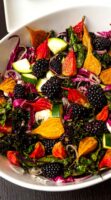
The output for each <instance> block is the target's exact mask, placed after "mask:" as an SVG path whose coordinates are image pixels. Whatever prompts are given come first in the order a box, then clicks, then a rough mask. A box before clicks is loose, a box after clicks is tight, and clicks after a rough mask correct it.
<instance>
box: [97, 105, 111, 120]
mask: <svg viewBox="0 0 111 200" xmlns="http://www.w3.org/2000/svg"><path fill="white" fill-rule="evenodd" d="M108 114H109V109H108V106H105V107H104V108H103V109H102V110H101V112H100V113H98V114H97V115H96V119H97V120H101V121H106V120H107V118H108Z"/></svg>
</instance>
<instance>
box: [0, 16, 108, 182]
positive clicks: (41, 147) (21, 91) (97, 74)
mask: <svg viewBox="0 0 111 200" xmlns="http://www.w3.org/2000/svg"><path fill="white" fill-rule="evenodd" d="M85 21H86V19H85V17H83V18H82V19H81V21H80V22H77V24H72V25H71V26H69V27H67V28H66V29H64V31H63V32H60V33H57V32H56V31H55V30H49V31H46V30H43V29H36V28H35V29H32V28H30V26H27V27H26V29H27V34H29V35H30V46H29V45H27V44H26V45H24V46H23V45H22V44H21V37H20V36H19V35H12V36H11V37H10V38H9V40H13V39H16V45H15V47H14V49H13V51H12V52H10V57H9V60H8V63H7V67H6V69H5V72H4V73H3V74H1V76H0V154H1V155H3V156H5V157H6V158H7V160H8V162H9V163H10V167H11V169H13V170H14V171H16V172H17V171H19V172H20V170H21V172H22V173H24V174H30V175H31V176H33V177H35V178H37V177H39V179H40V180H43V181H46V182H47V181H51V183H56V184H58V183H59V184H60V183H61V184H62V183H63V184H65V183H72V182H73V183H75V182H79V181H83V180H87V179H88V178H89V177H92V176H93V175H101V174H102V173H103V172H104V171H108V170H109V169H110V168H111V31H103V32H93V31H91V32H90V31H89V29H88V25H86V23H85Z"/></svg>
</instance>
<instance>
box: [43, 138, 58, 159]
mask: <svg viewBox="0 0 111 200" xmlns="http://www.w3.org/2000/svg"><path fill="white" fill-rule="evenodd" d="M41 142H42V143H43V145H44V147H45V152H46V154H47V155H50V154H52V148H53V146H54V144H55V143H56V142H57V140H50V139H46V140H42V141H41Z"/></svg>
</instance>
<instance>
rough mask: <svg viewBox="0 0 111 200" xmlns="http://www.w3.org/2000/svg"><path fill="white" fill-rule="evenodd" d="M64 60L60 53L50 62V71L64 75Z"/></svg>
mask: <svg viewBox="0 0 111 200" xmlns="http://www.w3.org/2000/svg"><path fill="white" fill-rule="evenodd" d="M62 59H63V54H62V53H60V54H58V55H56V56H55V57H54V58H53V59H52V60H51V61H50V69H51V70H52V71H54V72H56V73H57V74H61V73H62Z"/></svg>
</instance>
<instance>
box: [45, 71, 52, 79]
mask: <svg viewBox="0 0 111 200" xmlns="http://www.w3.org/2000/svg"><path fill="white" fill-rule="evenodd" d="M53 76H54V73H53V72H51V71H48V72H47V74H46V78H47V79H50V78H51V77H53Z"/></svg>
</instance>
